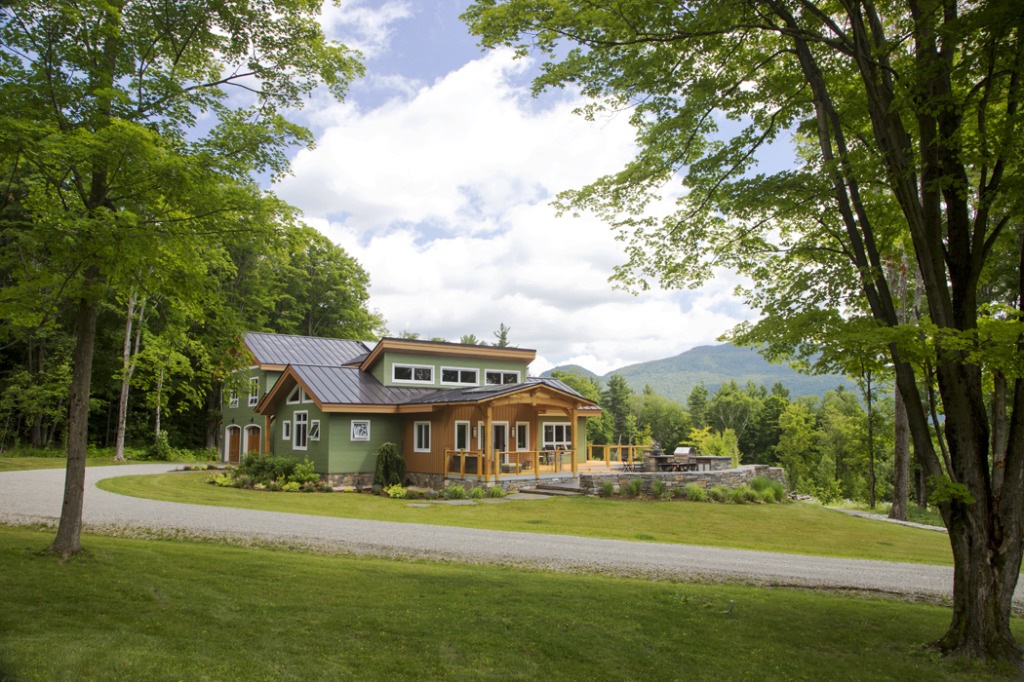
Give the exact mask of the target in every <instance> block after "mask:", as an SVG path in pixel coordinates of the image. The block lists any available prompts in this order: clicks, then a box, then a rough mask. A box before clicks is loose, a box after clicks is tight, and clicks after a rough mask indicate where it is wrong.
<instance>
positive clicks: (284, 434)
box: [281, 419, 292, 440]
mask: <svg viewBox="0 0 1024 682" xmlns="http://www.w3.org/2000/svg"><path fill="white" fill-rule="evenodd" d="M291 439H292V423H291V422H290V421H288V420H287V419H285V420H284V421H283V422H281V440H291Z"/></svg>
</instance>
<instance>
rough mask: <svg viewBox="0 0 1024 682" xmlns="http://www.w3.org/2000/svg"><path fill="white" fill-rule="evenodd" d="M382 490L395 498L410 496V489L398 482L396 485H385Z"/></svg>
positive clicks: (401, 498) (402, 498)
mask: <svg viewBox="0 0 1024 682" xmlns="http://www.w3.org/2000/svg"><path fill="white" fill-rule="evenodd" d="M382 492H383V493H384V494H385V495H387V496H388V497H390V498H391V499H393V500H404V499H405V498H406V497H408V491H407V490H406V489H405V487H403V486H402V485H399V484H397V483H396V484H395V485H389V486H387V487H385V488H384V490H383V491H382Z"/></svg>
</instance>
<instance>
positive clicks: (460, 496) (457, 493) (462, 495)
mask: <svg viewBox="0 0 1024 682" xmlns="http://www.w3.org/2000/svg"><path fill="white" fill-rule="evenodd" d="M442 494H443V495H444V499H446V500H464V499H466V489H465V488H463V487H462V486H461V485H459V484H458V483H456V484H455V485H450V486H448V487H447V488H445V489H444V492H443V493H442Z"/></svg>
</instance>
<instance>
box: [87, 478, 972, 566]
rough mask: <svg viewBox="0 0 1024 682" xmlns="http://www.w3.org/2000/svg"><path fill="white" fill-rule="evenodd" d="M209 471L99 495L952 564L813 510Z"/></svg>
mask: <svg viewBox="0 0 1024 682" xmlns="http://www.w3.org/2000/svg"><path fill="white" fill-rule="evenodd" d="M208 476H209V474H205V473H197V474H162V475H152V476H124V477H117V478H108V479H105V480H103V481H101V482H100V483H99V486H100V487H101V488H103V489H104V490H108V491H111V492H115V493H120V494H123V495H132V496H135V497H146V498H151V499H158V500H168V501H172V502H187V503H192V504H204V505H212V506H222V507H240V508H244V509H261V510H267V511H281V512H293V513H297V514H311V515H317V516H336V517H346V518H361V519H374V520H380V521H398V522H408V523H429V524H434V525H443V526H464V527H471V528H484V529H492V530H509V531H522V532H530V533H553V534H557V535H580V536H584V537H600V538H612V539H620V540H636V541H647V542H667V543H681V544H693V545H710V546H716V547H729V548H736V549H753V550H762V551H768V552H789V553H797V554H812V555H818V556H834V557H847V558H859V559H879V560H883V561H906V562H911V563H924V564H939V565H950V564H952V555H951V551H950V547H949V540H948V538H947V537H946V536H945V535H944V534H941V533H937V532H934V531H925V530H918V529H914V528H906V527H904V526H899V525H896V524H889V523H879V522H878V521H872V520H868V519H861V518H856V517H853V516H848V515H846V514H838V513H836V512H835V511H832V510H828V509H824V508H822V507H820V506H819V505H813V504H783V505H731V504H710V503H695V502H655V501H632V500H608V499H602V498H594V497H573V498H554V499H546V500H537V501H529V502H518V501H506V502H504V503H494V502H493V501H481V502H480V503H478V504H476V505H466V506H450V505H446V504H437V503H434V504H427V505H424V504H422V503H421V502H419V501H418V502H419V503H418V504H417V505H416V506H413V505H410V503H409V502H408V501H406V500H392V499H389V498H387V497H376V496H370V495H355V494H349V493H331V494H300V493H268V492H260V491H253V490H239V489H236V488H219V487H216V486H212V485H209V484H207V483H205V481H206V479H207V478H208Z"/></svg>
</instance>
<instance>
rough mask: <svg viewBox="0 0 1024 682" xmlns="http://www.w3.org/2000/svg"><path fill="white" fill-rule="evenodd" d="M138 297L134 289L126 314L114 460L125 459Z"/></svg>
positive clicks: (137, 333)
mask: <svg viewBox="0 0 1024 682" xmlns="http://www.w3.org/2000/svg"><path fill="white" fill-rule="evenodd" d="M135 303H136V297H135V292H134V291H133V292H132V293H131V294H130V295H129V297H128V314H127V315H125V323H124V345H123V346H122V349H121V395H120V396H119V397H118V401H117V429H116V431H115V436H114V460H115V461H117V462H123V461H124V433H125V430H126V428H127V424H128V392H129V390H130V386H131V379H132V374H134V373H135V360H134V359H133V356H132V324H133V323H134V321H135ZM145 305H146V303H145V299H143V302H142V304H141V306H140V308H139V312H138V316H139V325H138V328H137V329H136V330H135V355H138V354H139V345H140V343H141V341H142V311H143V310H144V309H145Z"/></svg>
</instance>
